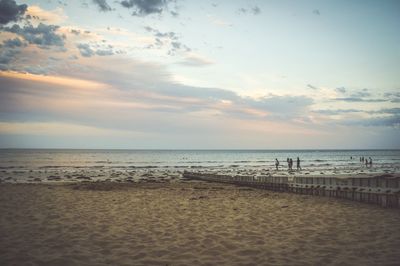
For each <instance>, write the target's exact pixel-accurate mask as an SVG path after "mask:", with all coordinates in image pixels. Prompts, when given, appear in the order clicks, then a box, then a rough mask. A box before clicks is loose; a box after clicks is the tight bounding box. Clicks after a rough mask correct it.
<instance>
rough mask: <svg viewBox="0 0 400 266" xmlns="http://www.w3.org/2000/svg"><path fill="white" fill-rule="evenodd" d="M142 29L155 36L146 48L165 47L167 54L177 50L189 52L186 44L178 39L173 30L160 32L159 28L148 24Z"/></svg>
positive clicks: (172, 53)
mask: <svg viewBox="0 0 400 266" xmlns="http://www.w3.org/2000/svg"><path fill="white" fill-rule="evenodd" d="M144 29H145V30H146V31H147V32H150V33H152V34H153V36H154V37H155V39H154V40H155V41H154V43H152V44H150V45H148V46H147V48H148V49H154V48H156V49H161V48H167V49H168V52H167V54H168V55H174V54H175V53H176V52H177V51H186V52H189V51H190V50H191V49H190V48H189V47H188V46H186V45H185V44H183V43H181V42H180V41H179V36H178V34H177V33H175V32H173V31H168V32H160V31H159V30H157V29H155V28H152V27H149V26H145V27H144Z"/></svg>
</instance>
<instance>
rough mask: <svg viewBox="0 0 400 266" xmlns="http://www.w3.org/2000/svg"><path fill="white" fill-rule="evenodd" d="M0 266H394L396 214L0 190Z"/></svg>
mask: <svg viewBox="0 0 400 266" xmlns="http://www.w3.org/2000/svg"><path fill="white" fill-rule="evenodd" d="M0 213H1V215H0V265H398V262H399V261H400V251H399V247H400V211H399V210H398V209H384V208H381V207H379V206H374V205H368V204H363V203H358V202H351V201H347V200H340V199H330V198H322V197H313V196H304V195H295V194H287V193H275V192H270V191H265V190H257V189H248V188H243V187H236V186H232V185H220V184H211V183H205V182H195V181H191V182H183V181H182V182H174V183H147V184H146V183H133V184H126V183H121V184H118V183H80V184H57V185H55V184H53V185H49V184H0Z"/></svg>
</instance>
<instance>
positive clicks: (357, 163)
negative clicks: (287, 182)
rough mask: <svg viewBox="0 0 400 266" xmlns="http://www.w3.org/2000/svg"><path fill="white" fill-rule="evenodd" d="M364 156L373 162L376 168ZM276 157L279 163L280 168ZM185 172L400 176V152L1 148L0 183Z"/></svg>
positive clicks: (134, 178)
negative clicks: (366, 161) (291, 166)
mask: <svg viewBox="0 0 400 266" xmlns="http://www.w3.org/2000/svg"><path fill="white" fill-rule="evenodd" d="M297 157H299V159H300V166H301V169H298V170H297V167H296V160H297ZM288 158H292V159H293V171H290V170H289V169H288V163H287V159H288ZM362 158H364V159H368V161H370V160H372V165H370V164H368V165H366V164H365V161H364V160H363V161H362V160H361V159H362ZM275 159H278V161H279V162H280V164H279V168H278V170H276V167H275ZM184 171H191V172H204V173H209V172H211V173H219V174H228V175H256V176H257V175H271V174H273V175H292V176H301V175H309V176H344V175H378V174H382V173H385V174H398V173H399V172H400V150H77V149H0V182H11V183H26V182H28V183H29V182H60V181H62V182H77V181H86V182H87V181H89V182H90V181H113V182H141V181H168V182H170V181H176V180H180V179H182V174H183V172H184Z"/></svg>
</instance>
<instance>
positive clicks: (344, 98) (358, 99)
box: [334, 97, 387, 103]
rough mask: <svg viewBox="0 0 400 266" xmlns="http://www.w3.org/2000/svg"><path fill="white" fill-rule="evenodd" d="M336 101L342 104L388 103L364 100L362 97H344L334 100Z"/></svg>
mask: <svg viewBox="0 0 400 266" xmlns="http://www.w3.org/2000/svg"><path fill="white" fill-rule="evenodd" d="M334 100H335V101H342V102H370V103H379V102H386V101H387V100H385V99H364V98H361V97H343V98H334Z"/></svg>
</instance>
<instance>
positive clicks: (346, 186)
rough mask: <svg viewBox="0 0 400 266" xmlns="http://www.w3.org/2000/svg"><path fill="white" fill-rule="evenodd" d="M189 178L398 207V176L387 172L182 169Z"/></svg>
mask: <svg viewBox="0 0 400 266" xmlns="http://www.w3.org/2000/svg"><path fill="white" fill-rule="evenodd" d="M183 177H185V178H188V179H195V180H203V181H209V182H218V183H228V184H234V185H240V186H247V187H254V188H260V189H268V190H273V191H280V192H290V193H297V194H305V195H315V196H326V197H335V198H343V199H349V200H354V201H360V202H365V203H370V204H377V205H380V206H382V207H391V208H400V178H399V177H392V176H390V175H381V176H376V177H347V178H343V177H304V176H303V177H287V176H241V175H235V176H231V175H218V174H212V173H193V172H184V174H183Z"/></svg>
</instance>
